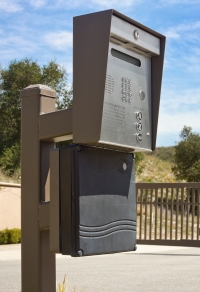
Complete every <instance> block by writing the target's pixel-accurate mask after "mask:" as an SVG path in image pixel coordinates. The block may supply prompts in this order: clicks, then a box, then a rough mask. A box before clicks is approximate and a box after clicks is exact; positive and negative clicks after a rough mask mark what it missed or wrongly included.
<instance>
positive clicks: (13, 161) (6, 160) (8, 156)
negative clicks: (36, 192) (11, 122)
mask: <svg viewBox="0 0 200 292" xmlns="http://www.w3.org/2000/svg"><path fill="white" fill-rule="evenodd" d="M0 165H1V168H2V171H3V172H4V173H5V174H6V175H8V176H11V175H13V174H14V173H15V172H16V171H17V170H18V169H19V168H20V145H19V144H18V143H16V144H15V145H13V146H12V147H11V148H6V149H5V150H4V151H3V153H2V156H1V159H0Z"/></svg>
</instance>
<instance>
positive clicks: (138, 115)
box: [136, 112, 142, 121]
mask: <svg viewBox="0 0 200 292" xmlns="http://www.w3.org/2000/svg"><path fill="white" fill-rule="evenodd" d="M136 119H137V120H138V121H140V120H141V119H142V113H141V112H137V113H136Z"/></svg>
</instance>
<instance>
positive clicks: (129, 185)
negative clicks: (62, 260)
mask: <svg viewBox="0 0 200 292" xmlns="http://www.w3.org/2000/svg"><path fill="white" fill-rule="evenodd" d="M50 161H51V165H50V167H51V168H50V181H51V194H50V196H51V203H50V244H51V246H50V250H51V251H52V252H55V253H62V254H64V255H72V256H82V255H93V254H103V253H113V252H121V251H131V250H134V249H135V245H136V197H135V196H136V193H135V181H134V179H135V174H134V158H133V154H131V153H123V152H118V151H112V150H105V149H100V148H94V147H87V146H79V145H78V146H71V147H68V148H63V149H52V150H51V160H50Z"/></svg>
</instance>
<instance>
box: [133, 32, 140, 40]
mask: <svg viewBox="0 0 200 292" xmlns="http://www.w3.org/2000/svg"><path fill="white" fill-rule="evenodd" d="M133 35H134V38H135V39H136V40H138V39H139V37H140V35H139V32H138V30H135V31H134V33H133Z"/></svg>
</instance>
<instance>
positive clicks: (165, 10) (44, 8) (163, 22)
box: [0, 0, 200, 147]
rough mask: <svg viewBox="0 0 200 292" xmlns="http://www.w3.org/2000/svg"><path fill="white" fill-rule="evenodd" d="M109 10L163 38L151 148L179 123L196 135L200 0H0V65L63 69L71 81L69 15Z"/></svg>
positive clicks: (199, 126)
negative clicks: (27, 64) (52, 65)
mask: <svg viewBox="0 0 200 292" xmlns="http://www.w3.org/2000/svg"><path fill="white" fill-rule="evenodd" d="M112 8H113V9H115V10H117V11H119V12H121V13H123V14H125V15H127V16H129V17H130V18H132V19H134V20H136V21H138V22H140V23H142V24H144V25H145V26H148V27H150V28H152V29H153V30H156V31H158V32H159V33H161V34H163V35H165V36H166V38H167V40H166V48H165V61H164V70H163V80H162V92H161V102H160V112H159V121H158V134H157V147H160V146H173V145H176V143H177V142H178V141H179V134H180V132H181V130H182V128H183V126H184V125H186V126H190V127H192V129H193V131H194V132H196V133H200V0H157V1H152V0H123V1H122V0H110V1H109V0H87V1H84V0H57V1H53V0H0V64H1V66H2V67H3V68H6V67H8V65H9V63H10V62H11V61H13V60H15V59H16V60H22V59H24V58H25V57H28V58H32V60H34V61H37V62H38V63H39V64H40V65H43V64H47V63H48V62H49V61H51V60H56V62H57V63H59V64H60V65H62V66H64V67H65V68H66V69H67V72H68V83H69V85H70V84H71V83H72V38H73V17H74V16H78V15H82V14H87V13H92V12H96V11H101V10H106V9H112Z"/></svg>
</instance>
